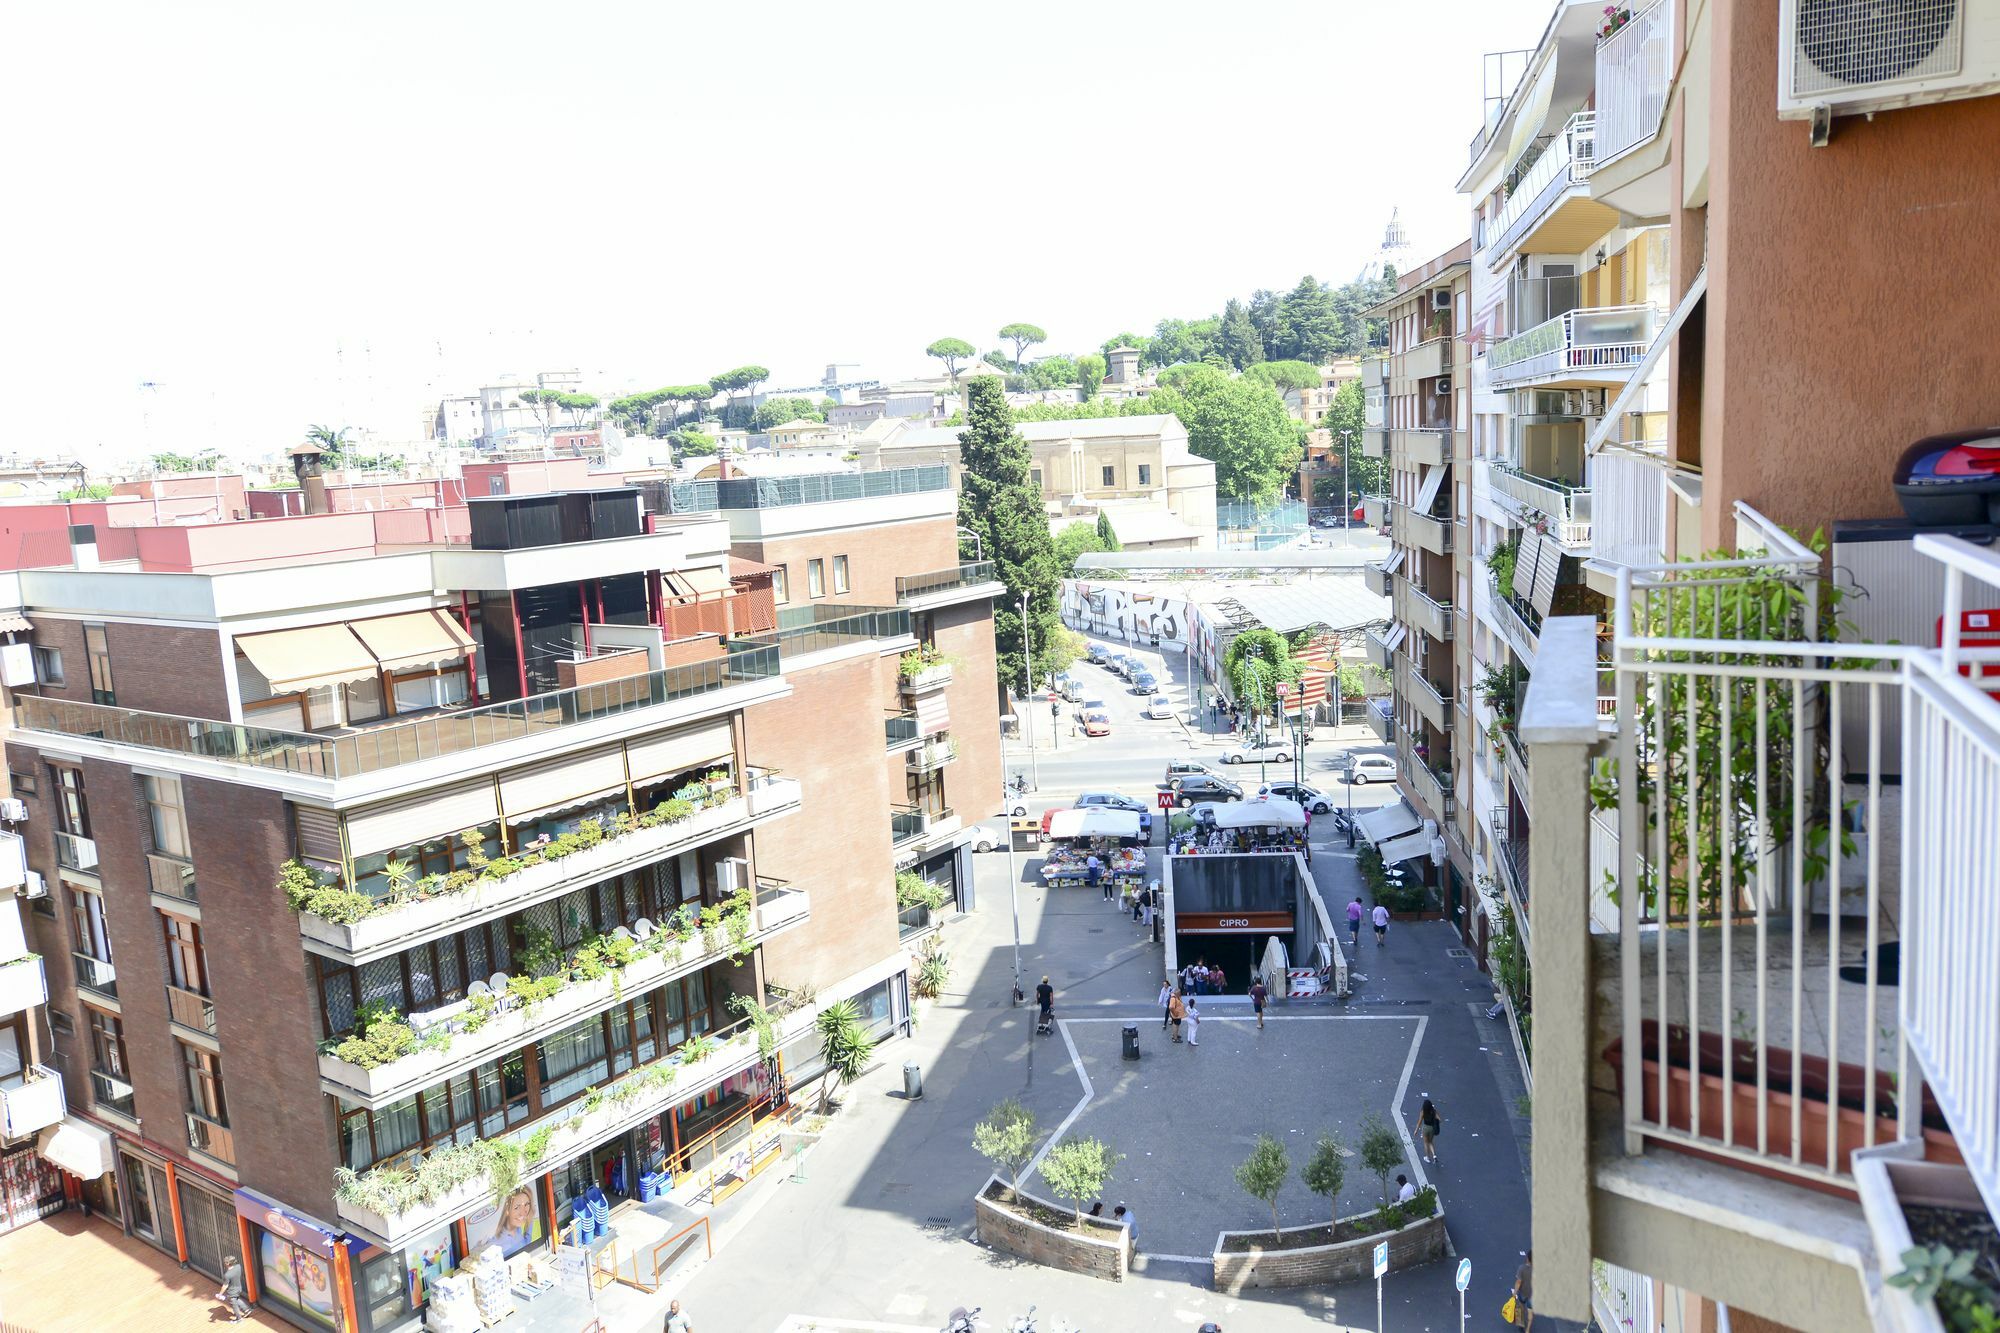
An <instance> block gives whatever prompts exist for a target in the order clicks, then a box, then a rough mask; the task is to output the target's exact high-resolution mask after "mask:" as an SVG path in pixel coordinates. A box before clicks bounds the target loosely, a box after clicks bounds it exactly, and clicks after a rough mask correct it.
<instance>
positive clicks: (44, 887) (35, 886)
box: [21, 870, 49, 898]
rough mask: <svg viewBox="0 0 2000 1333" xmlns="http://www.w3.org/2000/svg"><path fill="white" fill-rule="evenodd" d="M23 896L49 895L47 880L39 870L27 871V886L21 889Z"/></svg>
mask: <svg viewBox="0 0 2000 1333" xmlns="http://www.w3.org/2000/svg"><path fill="white" fill-rule="evenodd" d="M21 896H22V897H23V898H46V897H48V896H49V882H48V880H46V879H44V878H42V872H41V871H39V870H30V871H29V872H28V887H27V888H25V889H23V890H22V891H21Z"/></svg>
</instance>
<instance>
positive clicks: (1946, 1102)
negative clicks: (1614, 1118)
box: [1522, 505, 2000, 1208]
mask: <svg viewBox="0 0 2000 1333" xmlns="http://www.w3.org/2000/svg"><path fill="white" fill-rule="evenodd" d="M1738 515H1739V526H1740V527H1741V528H1742V529H1743V530H1745V531H1746V532H1750V533H1761V535H1762V539H1763V541H1764V542H1765V550H1764V552H1763V553H1761V554H1758V555H1755V556H1746V557H1741V558H1738V559H1735V560H1716V561H1706V562H1689V563H1683V564H1679V565H1655V566H1651V567H1646V568H1638V569H1634V568H1630V567H1625V568H1621V569H1619V570H1618V591H1617V601H1616V615H1615V620H1614V666H1615V678H1616V691H1617V693H1616V699H1617V704H1616V706H1617V711H1618V714H1619V716H1620V717H1621V718H1622V719H1625V720H1626V725H1624V726H1623V727H1621V728H1620V729H1619V732H1618V735H1617V739H1616V741H1615V743H1614V746H1615V749H1614V756H1615V757H1614V758H1613V760H1612V766H1611V769H1610V771H1609V774H1608V777H1609V778H1610V781H1611V783H1612V787H1611V800H1612V803H1613V808H1614V809H1615V813H1616V817H1617V821H1618V823H1617V829H1618V837H1617V870H1616V885H1617V889H1618V894H1617V908H1616V910H1617V932H1616V935H1615V936H1613V937H1607V939H1606V941H1605V943H1606V944H1608V945H1609V946H1610V948H1609V951H1608V952H1606V953H1603V954H1600V957H1601V958H1602V959H1604V960H1605V961H1604V964H1603V965H1604V966H1605V967H1606V968H1607V969H1608V970H1609V972H1610V973H1611V974H1612V975H1610V976H1609V977H1605V978H1601V979H1600V983H1599V984H1600V992H1599V993H1600V994H1601V995H1605V996H1606V998H1607V1004H1606V1006H1605V1012H1606V1017H1607V1018H1608V1019H1609V1020H1610V1021H1611V1024H1612V1026H1611V1028H1610V1033H1609V1034H1606V1035H1610V1034H1615V1036H1616V1039H1617V1043H1618V1049H1617V1050H1616V1052H1615V1053H1614V1052H1612V1051H1611V1050H1610V1049H1608V1048H1607V1049H1606V1050H1605V1051H1604V1052H1603V1054H1604V1055H1605V1056H1606V1057H1607V1058H1609V1059H1611V1060H1612V1063H1613V1066H1614V1068H1616V1069H1617V1070H1618V1076H1619V1080H1620V1086H1621V1089H1622V1101H1623V1112H1622V1114H1623V1123H1624V1129H1625V1133H1626V1138H1627V1142H1628V1143H1632V1144H1640V1143H1643V1142H1645V1141H1647V1140H1653V1141H1659V1142H1664V1143H1673V1144H1679V1145H1683V1146H1687V1147H1693V1148H1698V1149H1700V1150H1701V1151H1703V1152H1707V1153H1710V1154H1714V1155H1719V1156H1721V1157H1724V1158H1729V1159H1734V1160H1737V1161H1740V1162H1743V1163H1746V1164H1750V1165H1755V1166H1759V1167H1764V1168H1770V1169H1774V1170H1777V1171H1780V1172H1783V1173H1787V1174H1791V1175H1795V1176H1799V1177H1802V1178H1806V1179H1810V1180H1814V1181H1819V1182H1825V1183H1832V1184H1836V1185H1840V1186H1843V1187H1851V1183H1852V1165H1851V1161H1852V1155H1853V1153H1854V1152H1856V1151H1858V1150H1860V1149H1863V1148H1868V1147H1873V1146H1876V1145H1877V1144H1881V1143H1887V1142H1890V1141H1895V1140H1915V1139H1918V1138H1920V1137H1922V1136H1925V1135H1931V1136H1936V1135H1939V1134H1942V1133H1944V1132H1945V1130H1946V1127H1947V1126H1948V1129H1949V1132H1950V1134H1951V1136H1952V1137H1953V1138H1954V1139H1955V1140H1956V1141H1957V1146H1958V1149H1959V1151H1960V1153H1962V1155H1963V1156H1964V1158H1965V1161H1966V1164H1967V1167H1968V1169H1969V1170H1970V1171H1971V1173H1972V1175H1973V1177H1974V1179H1975V1180H1976V1181H1977V1183H1978V1184H1979V1187H1980V1189H1981V1191H1982V1192H1983V1194H1984V1195H1985V1198H1986V1201H1987V1203H1988V1205H1989V1207H1994V1208H2000V1102H1996V1100H1995V1099H1994V1097H1993V1088H1994V1087H1995V1085H1996V1082H2000V969H1996V968H1995V966H1994V955H1993V947H1994V944H1993V942H1994V939H1995V936H1994V931H1993V925H1992V911H1991V907H1992V904H1993V902H1994V901H1996V899H2000V822H1997V821H1995V820H1994V818H1993V817H1992V816H1993V808H1994V799H1995V795H1994V794H1995V793H1996V792H2000V702H1996V700H1995V698H1994V697H1992V696H1991V695H1989V694H1987V693H1985V692H1982V691H1981V690H1980V689H1977V688H1975V687H1974V685H1973V684H1972V682H1970V681H1968V680H1967V679H1965V676H1964V675H1963V674H1961V673H1962V672H1964V671H1969V670H1981V669H1982V668H1984V669H1986V670H1991V671H1994V672H1995V674H1996V675H2000V650H1993V649H1966V648H1964V647H1962V646H1961V644H1960V643H1959V637H1958V632H1957V626H1958V623H1959V613H1960V609H1961V607H1962V606H1964V605H1966V604H1967V602H1968V601H1973V602H1974V603H1975V604H1976V603H1977V601H1981V600H1984V601H1990V600H1991V599H1992V598H1993V597H1994V596H1995V595H1996V594H2000V556H1995V555H1992V554H1989V553H1987V552H1984V551H1982V550H1980V549H1979V548H1977V547H1974V546H1971V545H1969V544H1967V543H1964V542H1960V541H1957V540H1955V539H1952V538H1946V537H1920V538H1918V539H1917V549H1918V550H1919V551H1920V552H1921V553H1923V554H1925V555H1928V556H1931V557H1933V558H1935V559H1937V560H1939V561H1941V562H1942V563H1943V564H1944V565H1945V566H1946V572H1947V588H1946V593H1945V597H1944V602H1943V605H1942V607H1941V608H1940V609H1941V610H1942V612H1943V614H1944V624H1945V625H1946V626H1947V634H1946V639H1945V643H1944V646H1942V647H1941V648H1937V649H1923V648H1910V647H1905V646H1901V645H1868V644H1857V643H1853V642H1847V641H1839V642H1819V641H1816V636H1817V635H1818V633H1819V632H1820V614H1819V598H1820V596H1821V589H1820V587H1819V581H1818V580H1819V561H1818V558H1817V557H1816V556H1814V555H1813V553H1812V552H1810V551H1809V550H1806V549H1805V548H1804V547H1802V546H1800V545H1799V544H1798V543H1796V542H1794V541H1791V540H1790V539H1789V538H1787V537H1785V536H1784V535H1783V534H1782V533H1781V532H1779V531H1778V530H1776V529H1775V528H1773V527H1771V526H1770V525H1769V524H1768V523H1767V522H1766V521H1764V520H1762V517H1761V516H1760V515H1757V514H1756V513H1755V511H1753V510H1750V509H1748V507H1747V506H1742V505H1739V506H1738ZM1753 540H1754V538H1753ZM1967 577H1971V578H1973V579H1976V580H1978V581H1979V582H1981V583H1984V584H1986V585H1988V589H1989V590H1988V591H1987V592H1986V593H1985V594H1984V596H1983V597H1980V598H1977V599H1968V598H1967V596H1966V595H1965V591H1964V583H1965V580H1966V578H1967ZM1738 613H1740V614H1741V621H1740V626H1741V628H1740V631H1739V633H1737V634H1736V635H1734V636H1729V635H1727V634H1725V635H1719V636H1718V635H1716V634H1715V631H1714V628H1713V627H1714V626H1716V625H1718V624H1720V625H1724V626H1728V625H1730V624H1731V623H1732V618H1733V617H1735V616H1736V615H1737V614H1738ZM1556 627H1560V637H1562V638H1563V640H1564V642H1565V644H1566V645H1567V646H1568V647H1572V648H1573V647H1578V646H1582V645H1584V644H1587V643H1589V642H1590V638H1591V627H1590V625H1589V623H1588V622H1587V621H1583V620H1580V619H1578V618H1564V619H1561V620H1556V621H1551V622H1550V624H1549V625H1548V626H1545V627H1544V633H1543V640H1544V642H1547V641H1548V640H1549V637H1550V635H1551V633H1556V632H1557V630H1556ZM1987 664H1994V665H1992V666H1988V665H1987ZM1547 680H1550V681H1554V682H1555V684H1553V685H1551V686H1549V687H1548V688H1549V689H1550V691H1551V693H1550V695H1549V696H1547V697H1545V698H1542V699H1539V700H1538V698H1537V694H1536V690H1537V689H1540V688H1543V687H1544V685H1545V679H1544V677H1541V676H1538V678H1537V685H1536V688H1533V689H1531V690H1530V691H1529V696H1528V703H1527V710H1528V714H1529V715H1528V716H1524V718H1523V722H1522V725H1523V728H1524V730H1526V731H1529V732H1530V733H1532V732H1533V730H1534V729H1535V728H1536V726H1537V725H1538V723H1537V720H1536V717H1535V716H1534V714H1536V713H1538V712H1541V711H1542V709H1543V708H1551V707H1553V708H1555V709H1557V710H1559V711H1560V712H1561V713H1562V714H1563V715H1565V716H1568V715H1573V714H1574V712H1575V711H1576V710H1577V709H1578V708H1579V707H1594V706H1595V701H1594V699H1593V700H1591V701H1589V702H1588V703H1586V702H1585V701H1584V700H1581V699H1574V700H1571V699H1567V698H1564V697H1561V696H1559V695H1557V694H1556V693H1555V692H1556V691H1561V690H1571V691H1581V690H1584V689H1588V690H1590V691H1591V693H1592V694H1593V695H1594V694H1595V693H1596V692H1597V690H1598V688H1599V687H1598V686H1597V684H1596V681H1595V679H1594V678H1593V677H1591V676H1590V675H1588V674H1586V673H1564V674H1563V675H1561V676H1556V675H1553V674H1551V675H1549V676H1548V677H1547ZM1586 682H1588V684H1586ZM1988 683H1991V682H1988ZM1538 704H1540V705H1541V706H1542V707H1541V708H1538V707H1537V705H1538ZM1899 722H1900V727H1901V736H1902V744H1901V747H1900V749H1901V753H1900V754H1897V753H1895V750H1896V749H1897V748H1898V747H1894V746H1892V745H1890V744H1886V743H1885V741H1884V734H1885V731H1892V729H1893V728H1895V727H1896V726H1897V725H1898V723H1899ZM1718 737H1722V738H1729V739H1728V740H1727V741H1726V742H1725V743H1723V744H1718V740H1717V738H1718ZM1562 753H1563V754H1564V761H1565V762H1567V761H1568V758H1569V756H1571V755H1575V756H1578V762H1585V763H1587V762H1589V760H1588V757H1587V755H1588V751H1587V749H1584V748H1577V749H1569V750H1565V751H1563V752H1562ZM1538 755H1540V756H1541V757H1540V758H1539V759H1538V762H1548V761H1551V760H1553V759H1554V757H1555V751H1554V750H1553V748H1552V747H1548V752H1547V753H1543V752H1542V751H1538ZM1885 779H1886V780H1885ZM1898 779H1900V781H1899V780H1898ZM1584 847H1585V844H1584V842H1583V840H1582V839H1580V838H1577V837H1575V836H1574V835H1572V834H1569V833H1567V832H1566V833H1565V835H1564V849H1563V852H1562V853H1561V854H1560V856H1559V857H1556V858H1554V859H1566V858H1567V857H1568V856H1569V855H1571V854H1572V850H1574V851H1576V852H1578V853H1581V852H1582V851H1583V849H1584ZM1898 848H1900V853H1901V855H1900V860H1899V858H1898V856H1897V849H1898ZM1579 859H1581V858H1579ZM1544 868H1547V869H1554V868H1555V867H1553V866H1545V867H1544ZM1574 869H1575V871H1576V875H1575V877H1574V879H1571V878H1570V877H1569V876H1567V875H1565V876H1564V877H1563V878H1562V880H1560V881H1559V882H1563V883H1566V884H1572V885H1581V884H1583V883H1584V882H1585V880H1587V878H1588V875H1587V872H1586V867H1585V866H1584V865H1583V864H1581V863H1579V864H1578V865H1576V866H1575V867H1574ZM1569 906H1570V904H1564V907H1563V909H1560V910H1567V908H1568V907H1569ZM1576 906H1578V907H1579V908H1580V907H1581V904H1576ZM1585 919H1586V918H1585V914H1584V913H1583V912H1582V911H1580V910H1579V912H1578V913H1577V917H1576V920H1577V923H1578V924H1579V925H1583V924H1584V921H1585ZM1884 946H1891V947H1888V948H1886V949H1885V948H1884ZM1898 948H1899V949H1900V955H1899V954H1898ZM1606 983H1608V985H1607V984H1606ZM1898 997H1900V1004H1899V998H1898ZM1592 1054H1593V1056H1595V1055H1596V1054H1598V1052H1597V1051H1595V1050H1593V1052H1592ZM1913 1057H1915V1058H1916V1059H1920V1060H1921V1061H1922V1065H1923V1071H1922V1072H1923V1075H1924V1077H1926V1078H1927V1079H1928V1080H1929V1083H1930V1088H1931V1092H1932V1093H1933V1094H1934V1096H1935V1100H1936V1105H1937V1106H1938V1108H1940V1109H1941V1111H1942V1113H1943V1118H1944V1122H1945V1124H1943V1125H1940V1124H1938V1123H1936V1122H1932V1123H1929V1124H1926V1123H1925V1109H1924V1108H1925V1100H1924V1098H1923V1096H1922V1093H1921V1085H1920V1082H1919V1080H1918V1076H1917V1071H1916V1070H1915V1069H1914V1068H1913ZM1634 1150H1635V1151H1636V1148H1635V1149H1634Z"/></svg>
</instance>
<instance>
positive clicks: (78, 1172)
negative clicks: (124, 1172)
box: [39, 1116, 118, 1180]
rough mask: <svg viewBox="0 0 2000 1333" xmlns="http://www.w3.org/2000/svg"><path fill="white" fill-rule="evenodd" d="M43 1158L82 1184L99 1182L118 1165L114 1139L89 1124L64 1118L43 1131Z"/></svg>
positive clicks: (72, 1117) (67, 1117)
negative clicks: (96, 1180) (98, 1179)
mask: <svg viewBox="0 0 2000 1333" xmlns="http://www.w3.org/2000/svg"><path fill="white" fill-rule="evenodd" d="M39 1144H40V1147H41V1150H42V1156H44V1157H46V1158H48V1159H49V1160H50V1161H51V1162H54V1163H55V1164H56V1165H57V1166H59V1167H61V1168H62V1169H63V1170H65V1171H67V1172H69V1173H70V1174H71V1175H73V1176H75V1177H77V1178H78V1179H79V1180H95V1179H97V1178H98V1177H99V1176H101V1175H103V1174H104V1173H105V1172H107V1171H109V1170H110V1169H111V1168H112V1167H113V1166H114V1165H116V1163H117V1161H118V1149H117V1147H116V1145H114V1144H113V1143H112V1141H111V1136H110V1135H109V1134H107V1133H106V1132H105V1131H103V1130H101V1129H99V1128H98V1127H97V1126H96V1125H93V1124H91V1123H90V1122H89V1121H87V1120H78V1119H77V1118H76V1117H75V1116H64V1117H63V1119H62V1121H61V1123H59V1124H55V1125H51V1126H49V1128H47V1129H45V1130H43V1131H42V1136H41V1138H40V1140H39Z"/></svg>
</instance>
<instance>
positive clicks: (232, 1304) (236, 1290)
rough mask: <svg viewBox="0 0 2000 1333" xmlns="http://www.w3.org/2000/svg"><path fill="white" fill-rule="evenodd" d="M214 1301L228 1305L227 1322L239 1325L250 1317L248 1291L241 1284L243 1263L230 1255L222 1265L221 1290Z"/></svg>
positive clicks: (242, 1283)
mask: <svg viewBox="0 0 2000 1333" xmlns="http://www.w3.org/2000/svg"><path fill="white" fill-rule="evenodd" d="M215 1299H217V1300H219V1301H225V1302H227V1303H228V1305H229V1322H230V1323H232V1324H240V1323H242V1322H243V1321H244V1320H245V1319H246V1318H248V1317H249V1315H250V1300H249V1290H248V1288H247V1287H245V1285H244V1282H243V1261H242V1260H241V1259H238V1258H237V1257H236V1256H235V1255H233V1254H232V1255H230V1256H229V1258H227V1259H225V1260H224V1261H223V1264H222V1290H220V1291H218V1292H216V1293H215Z"/></svg>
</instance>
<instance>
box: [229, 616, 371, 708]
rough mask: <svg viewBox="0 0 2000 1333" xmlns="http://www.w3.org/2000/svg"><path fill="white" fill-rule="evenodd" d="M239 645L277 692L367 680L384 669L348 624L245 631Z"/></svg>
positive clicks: (290, 691) (238, 642)
mask: <svg viewBox="0 0 2000 1333" xmlns="http://www.w3.org/2000/svg"><path fill="white" fill-rule="evenodd" d="M236 646H237V647H238V648H240V649H242V650H243V655H244V656H245V657H247V658H249V659H250V665H252V666H254V667H256V668H257V670H258V672H259V674H261V675H262V676H263V677H264V679H265V680H267V681H269V682H270V683H271V692H272V693H273V694H294V693H297V692H299V691H301V690H310V689H314V688H317V687H319V686H323V685H337V684H339V683H341V682H342V681H348V680H366V679H368V678H369V677H370V676H373V675H375V674H376V672H377V671H378V670H379V669H380V668H378V667H377V666H376V664H375V654H373V653H371V652H369V651H368V648H367V645H365V644H363V643H362V642H361V640H359V639H357V638H355V637H354V632H353V631H352V630H350V629H349V628H348V627H347V626H345V625H307V626H304V627H303V628H300V629H279V630H269V631H266V632H265V633H262V634H245V635H243V636H241V637H240V638H238V639H237V640H236Z"/></svg>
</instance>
